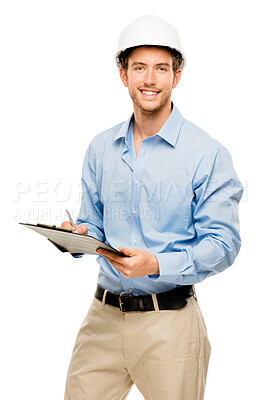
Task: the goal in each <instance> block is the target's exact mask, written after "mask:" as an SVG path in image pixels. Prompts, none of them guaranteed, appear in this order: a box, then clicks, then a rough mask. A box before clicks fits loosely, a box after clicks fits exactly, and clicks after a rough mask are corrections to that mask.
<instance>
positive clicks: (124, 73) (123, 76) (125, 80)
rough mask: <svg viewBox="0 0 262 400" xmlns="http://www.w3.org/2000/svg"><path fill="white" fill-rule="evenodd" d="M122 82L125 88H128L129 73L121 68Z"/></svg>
mask: <svg viewBox="0 0 262 400" xmlns="http://www.w3.org/2000/svg"><path fill="white" fill-rule="evenodd" d="M119 74H120V78H121V81H122V82H123V85H124V86H125V87H128V80H127V71H126V70H125V69H124V68H119Z"/></svg>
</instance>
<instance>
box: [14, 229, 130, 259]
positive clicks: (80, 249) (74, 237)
mask: <svg viewBox="0 0 262 400" xmlns="http://www.w3.org/2000/svg"><path fill="white" fill-rule="evenodd" d="M19 224H20V225H24V226H26V227H27V228H29V229H32V230H33V231H35V232H37V233H39V234H40V235H43V236H45V237H46V238H47V239H48V240H49V241H50V242H51V243H52V244H54V245H55V246H56V247H57V248H58V249H59V250H60V251H62V252H66V251H69V252H72V253H86V254H95V255H98V253H97V252H96V250H97V249H98V248H99V247H100V248H103V249H105V250H109V251H112V252H113V253H116V254H118V255H120V256H123V257H126V255H125V254H123V253H121V252H120V251H118V250H116V249H115V248H114V247H111V246H109V245H108V244H106V243H103V242H101V241H100V240H98V239H96V238H94V237H93V236H90V235H82V234H80V233H73V232H70V231H65V230H64V231H63V230H59V228H57V229H56V227H55V226H50V227H49V228H45V227H42V226H37V225H33V224H26V223H22V222H20V223H19Z"/></svg>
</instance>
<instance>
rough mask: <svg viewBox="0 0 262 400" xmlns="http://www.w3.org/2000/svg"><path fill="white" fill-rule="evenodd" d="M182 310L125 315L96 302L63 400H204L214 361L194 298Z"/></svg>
mask: <svg viewBox="0 0 262 400" xmlns="http://www.w3.org/2000/svg"><path fill="white" fill-rule="evenodd" d="M187 301H188V304H187V305H186V306H185V307H184V308H181V309H178V310H161V311H158V310H157V304H155V308H156V310H155V311H147V312H129V313H122V312H121V311H120V310H118V309H117V308H115V307H112V306H109V305H107V304H104V301H103V302H100V301H99V300H97V299H95V298H94V300H93V302H92V305H91V307H90V309H89V312H88V314H87V316H86V318H85V319H84V321H83V323H82V325H81V328H80V330H79V333H78V336H77V339H76V343H75V347H74V350H73V354H72V359H71V363H70V366H69V370H68V375H67V382H66V389H65V400H124V399H126V398H127V395H128V393H129V391H130V389H131V387H132V385H133V384H134V383H135V385H136V386H137V388H138V390H139V391H140V392H141V393H142V395H143V396H144V398H145V399H146V400H202V399H203V398H204V389H205V382H206V374H207V368H208V362H209V355H210V344H209V340H208V337H207V332H206V327H205V322H204V319H203V317H202V314H201V311H200V308H199V305H198V302H197V301H196V299H195V298H194V297H190V298H189V299H187Z"/></svg>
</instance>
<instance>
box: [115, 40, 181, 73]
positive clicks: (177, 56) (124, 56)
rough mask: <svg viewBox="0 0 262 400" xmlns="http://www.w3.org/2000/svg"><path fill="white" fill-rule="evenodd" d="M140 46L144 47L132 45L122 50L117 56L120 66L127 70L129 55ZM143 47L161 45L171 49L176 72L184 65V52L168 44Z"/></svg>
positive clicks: (163, 47) (168, 49)
mask: <svg viewBox="0 0 262 400" xmlns="http://www.w3.org/2000/svg"><path fill="white" fill-rule="evenodd" d="M138 47H142V46H135V47H130V48H128V49H126V50H124V51H121V53H120V54H119V55H118V57H117V62H118V65H119V66H120V68H123V69H124V70H125V71H127V68H128V57H129V56H130V54H131V53H132V51H133V50H135V49H137V48H138ZM143 47H160V48H162V49H165V50H167V51H169V53H170V54H171V55H172V60H173V71H174V74H175V73H176V71H177V70H178V68H179V67H180V66H182V65H183V57H182V54H181V53H180V52H179V51H177V50H175V49H171V48H170V47H167V46H143Z"/></svg>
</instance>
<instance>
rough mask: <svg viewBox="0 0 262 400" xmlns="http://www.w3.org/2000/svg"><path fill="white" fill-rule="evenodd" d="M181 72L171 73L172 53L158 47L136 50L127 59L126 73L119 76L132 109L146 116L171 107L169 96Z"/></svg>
mask: <svg viewBox="0 0 262 400" xmlns="http://www.w3.org/2000/svg"><path fill="white" fill-rule="evenodd" d="M180 75H181V69H178V70H177V71H176V73H175V74H174V71H173V58H172V55H171V53H170V52H169V51H168V50H166V49H163V48H161V47H153V46H152V47H139V48H136V49H135V50H133V51H132V52H131V54H130V55H129V57H128V68H127V70H125V69H123V68H120V77H121V79H122V82H123V84H124V85H125V86H126V87H127V88H128V90H129V94H130V97H131V99H132V101H133V105H134V109H135V108H137V109H139V110H140V111H143V112H146V113H152V112H158V111H160V110H162V109H164V108H166V107H169V108H170V107H171V93H172V90H173V89H174V88H175V87H176V86H177V84H178V81H179V79H180Z"/></svg>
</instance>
